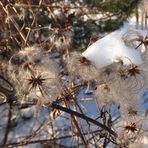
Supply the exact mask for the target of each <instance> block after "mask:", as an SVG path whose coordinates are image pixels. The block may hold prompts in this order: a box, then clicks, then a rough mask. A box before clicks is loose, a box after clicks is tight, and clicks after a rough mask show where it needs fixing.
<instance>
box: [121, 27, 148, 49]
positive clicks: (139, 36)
mask: <svg viewBox="0 0 148 148" xmlns="http://www.w3.org/2000/svg"><path fill="white" fill-rule="evenodd" d="M122 39H123V40H124V42H125V44H126V45H127V46H129V47H131V48H135V49H140V50H141V52H145V49H147V46H148V37H147V35H146V36H145V35H144V34H143V33H142V32H140V31H138V30H134V29H129V30H128V31H127V32H126V33H125V34H124V35H123V37H122Z"/></svg>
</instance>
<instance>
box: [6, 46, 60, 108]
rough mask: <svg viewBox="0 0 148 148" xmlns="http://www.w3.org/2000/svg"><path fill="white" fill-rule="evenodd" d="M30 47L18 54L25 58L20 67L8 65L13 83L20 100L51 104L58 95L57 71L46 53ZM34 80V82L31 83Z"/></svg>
mask: <svg viewBox="0 0 148 148" xmlns="http://www.w3.org/2000/svg"><path fill="white" fill-rule="evenodd" d="M35 51H36V48H35V49H34V47H31V49H29V48H27V49H24V51H21V52H19V53H18V55H20V57H21V56H22V57H23V58H24V57H27V58H25V59H26V60H25V61H24V62H23V63H22V64H21V65H15V64H13V63H11V62H10V63H9V71H10V72H11V74H12V79H13V83H14V85H15V87H16V89H17V95H18V96H20V100H26V101H27V100H33V99H37V100H38V104H40V105H44V104H47V103H52V102H53V101H55V100H56V99H57V97H58V96H59V95H60V93H61V92H60V89H61V88H60V83H59V76H58V74H59V70H58V68H57V65H56V64H55V63H53V61H51V60H50V59H49V56H48V54H47V53H44V52H43V51H42V50H40V49H38V48H37V52H35ZM33 80H34V81H33Z"/></svg>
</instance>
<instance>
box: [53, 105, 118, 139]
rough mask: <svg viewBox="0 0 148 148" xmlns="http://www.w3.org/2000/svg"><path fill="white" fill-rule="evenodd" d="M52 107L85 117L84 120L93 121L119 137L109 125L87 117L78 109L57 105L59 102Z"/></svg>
mask: <svg viewBox="0 0 148 148" xmlns="http://www.w3.org/2000/svg"><path fill="white" fill-rule="evenodd" d="M51 107H52V108H55V109H58V110H61V111H64V112H66V113H68V114H70V115H74V116H77V117H79V118H82V119H84V120H86V121H89V122H91V123H93V124H95V125H97V126H99V127H101V128H102V129H104V130H106V131H108V132H109V133H110V134H111V135H113V136H114V137H117V134H116V133H115V132H114V131H113V130H111V129H110V128H109V127H107V126H106V125H103V124H101V123H100V122H98V121H96V120H94V119H92V118H89V117H87V116H85V115H83V114H81V113H78V112H76V111H73V110H71V109H68V108H66V107H63V106H60V105H57V104H52V105H51Z"/></svg>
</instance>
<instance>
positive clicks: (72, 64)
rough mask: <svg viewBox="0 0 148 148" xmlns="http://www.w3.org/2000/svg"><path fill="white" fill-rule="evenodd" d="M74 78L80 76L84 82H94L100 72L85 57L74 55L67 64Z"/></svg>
mask: <svg viewBox="0 0 148 148" xmlns="http://www.w3.org/2000/svg"><path fill="white" fill-rule="evenodd" d="M67 67H68V71H69V73H70V75H72V76H80V77H81V78H82V79H83V80H92V79H95V78H96V77H98V76H99V70H98V69H97V68H96V67H95V66H94V65H93V64H92V63H91V62H90V61H89V60H87V59H86V58H85V57H83V56H81V55H79V54H77V53H73V54H72V55H71V56H70V58H69V61H68V63H67Z"/></svg>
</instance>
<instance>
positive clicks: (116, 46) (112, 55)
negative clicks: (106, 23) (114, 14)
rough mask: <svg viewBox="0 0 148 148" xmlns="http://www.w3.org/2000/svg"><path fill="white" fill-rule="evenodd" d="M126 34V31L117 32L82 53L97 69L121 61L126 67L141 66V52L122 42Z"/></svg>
mask: <svg viewBox="0 0 148 148" xmlns="http://www.w3.org/2000/svg"><path fill="white" fill-rule="evenodd" d="M124 33H125V29H123V30H117V31H115V32H112V33H110V34H109V35H107V36H105V37H104V38H101V39H99V40H98V41H96V42H95V43H93V44H92V45H91V46H89V47H88V48H87V49H86V51H84V52H83V53H82V56H84V57H85V58H87V59H88V60H89V61H91V62H92V63H93V64H94V65H95V66H96V67H97V68H103V67H105V66H108V65H110V64H112V63H114V62H119V61H122V62H123V64H124V65H129V64H131V63H133V64H136V65H139V64H141V62H142V60H141V56H140V52H139V51H137V50H135V49H133V48H129V47H127V46H126V45H125V43H124V41H123V40H122V36H123V34H124Z"/></svg>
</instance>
